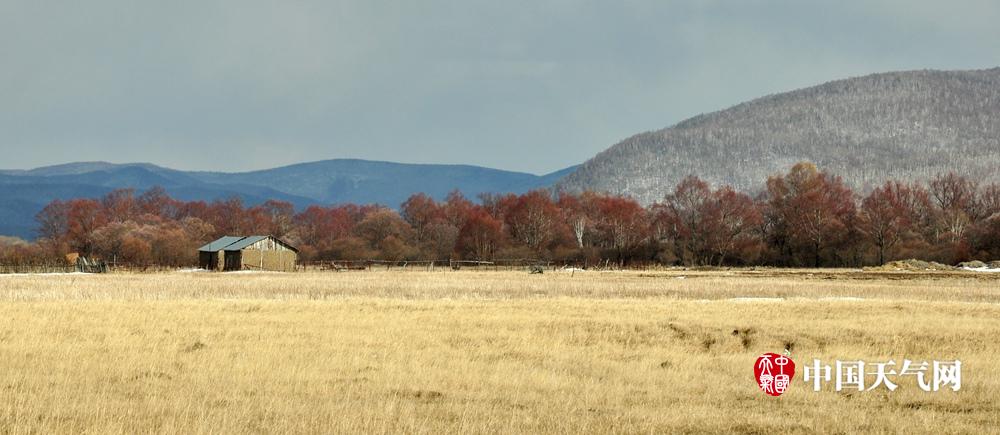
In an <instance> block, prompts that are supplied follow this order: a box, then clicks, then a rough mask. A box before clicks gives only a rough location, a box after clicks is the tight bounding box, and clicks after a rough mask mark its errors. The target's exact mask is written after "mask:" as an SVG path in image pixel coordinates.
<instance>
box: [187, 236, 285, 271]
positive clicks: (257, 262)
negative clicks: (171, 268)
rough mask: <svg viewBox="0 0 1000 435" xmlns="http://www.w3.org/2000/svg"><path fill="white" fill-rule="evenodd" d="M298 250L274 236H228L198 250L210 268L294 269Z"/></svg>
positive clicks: (199, 259) (201, 262) (204, 262)
mask: <svg viewBox="0 0 1000 435" xmlns="http://www.w3.org/2000/svg"><path fill="white" fill-rule="evenodd" d="M298 252H299V251H298V250H297V249H295V247H293V246H292V245H289V244H288V243H285V242H284V241H282V240H280V239H278V238H277V237H274V236H247V237H236V236H226V237H222V238H220V239H218V240H215V241H213V242H211V243H209V244H207V245H205V246H202V247H201V248H199V249H198V263H199V265H200V266H201V268H203V269H206V270H227V271H229V270H271V271H285V272H289V271H293V270H295V263H296V262H297V261H298V256H299V254H298Z"/></svg>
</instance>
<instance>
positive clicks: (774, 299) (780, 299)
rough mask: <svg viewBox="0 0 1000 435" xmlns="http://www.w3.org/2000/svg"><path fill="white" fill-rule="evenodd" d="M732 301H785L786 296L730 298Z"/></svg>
mask: <svg viewBox="0 0 1000 435" xmlns="http://www.w3.org/2000/svg"><path fill="white" fill-rule="evenodd" d="M729 300H730V301H732V302H783V301H784V300H785V298H730V299H729Z"/></svg>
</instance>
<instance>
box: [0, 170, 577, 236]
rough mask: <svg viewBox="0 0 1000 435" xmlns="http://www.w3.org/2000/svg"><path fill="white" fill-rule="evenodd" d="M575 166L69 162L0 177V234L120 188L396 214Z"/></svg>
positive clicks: (549, 180)
mask: <svg viewBox="0 0 1000 435" xmlns="http://www.w3.org/2000/svg"><path fill="white" fill-rule="evenodd" d="M574 169H575V167H571V168H567V169H564V170H561V171H557V172H553V173H551V174H547V175H541V176H539V175H532V174H526V173H521V172H510V171H502V170H498V169H489V168H483V167H478V166H468V165H424V164H403V163H389V162H375V161H366V160H353V159H343V160H325V161H319V162H311V163H302V164H297V165H291V166H284V167H280V168H274V169H266V170H261V171H252V172H241V173H223V172H195V171H178V170H174V169H168V168H163V167H160V166H156V165H152V164H148V163H134V164H113V163H105V162H82V163H69V164H64V165H57V166H47V167H42V168H37V169H30V170H0V235H12V236H18V237H22V238H33V237H34V231H35V228H36V223H35V220H34V216H35V214H36V213H38V211H40V210H41V209H42V208H43V207H44V206H45V205H46V204H48V203H49V202H51V201H52V200H54V199H70V198H96V197H99V196H102V195H104V194H105V193H107V192H110V191H112V190H114V189H117V188H134V189H136V190H137V191H143V190H146V189H149V188H151V187H154V186H161V187H163V188H165V189H166V190H167V192H168V193H169V194H170V195H171V196H173V197H174V198H177V199H183V200H187V201H191V200H205V201H211V200H215V199H225V198H230V197H234V196H235V197H239V198H241V199H242V200H243V201H244V203H246V204H258V203H261V202H264V201H266V200H268V199H279V200H284V201H288V202H291V203H292V204H295V205H296V207H299V208H302V207H305V206H308V205H311V204H337V203H347V202H353V203H362V204H369V203H378V204H383V205H386V206H389V207H398V206H399V205H400V204H401V203H402V202H403V201H405V200H406V198H407V197H409V196H410V195H411V194H413V193H416V192H423V193H426V194H428V195H431V196H433V197H435V198H439V199H442V198H444V197H445V196H446V195H447V194H448V192H450V191H452V190H454V189H459V190H461V191H462V193H464V194H465V195H466V196H468V197H470V198H475V196H476V195H478V194H480V193H483V192H498V193H504V192H513V193H522V192H526V191H528V190H532V189H538V188H544V187H549V186H551V185H552V184H554V183H555V182H556V181H557V180H558V179H559V178H562V177H563V176H565V175H566V174H568V173H569V172H572V171H573V170H574Z"/></svg>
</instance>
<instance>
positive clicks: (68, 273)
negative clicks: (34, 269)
mask: <svg viewBox="0 0 1000 435" xmlns="http://www.w3.org/2000/svg"><path fill="white" fill-rule="evenodd" d="M67 275H93V274H92V273H86V272H51V273H0V276H67Z"/></svg>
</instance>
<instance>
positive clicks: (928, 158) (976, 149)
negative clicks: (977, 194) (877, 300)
mask: <svg viewBox="0 0 1000 435" xmlns="http://www.w3.org/2000/svg"><path fill="white" fill-rule="evenodd" d="M803 160H808V161H812V162H813V163H816V164H817V165H818V166H819V167H820V168H821V169H823V170H826V171H830V172H833V173H835V174H837V175H840V176H842V177H843V178H844V180H845V181H846V182H847V183H848V184H849V185H851V186H853V187H854V188H856V189H858V190H859V191H862V192H864V191H866V190H868V189H869V188H871V187H872V186H874V185H879V184H882V183H883V182H884V181H885V180H886V179H899V180H914V181H915V180H926V179H928V178H931V177H933V176H934V175H936V174H937V173H940V172H947V171H952V170H954V171H957V172H960V173H962V174H964V175H966V176H969V177H972V178H974V179H976V180H978V181H998V180H1000V68H994V69H989V70H979V71H909V72H892V73H884V74H874V75H869V76H865V77H858V78H851V79H846V80H839V81H834V82H830V83H826V84H823V85H819V86H815V87H811V88H806V89H800V90H797V91H793V92H788V93H783V94H777V95H771V96H767V97H763V98H760V99H757V100H753V101H750V102H747V103H743V104H739V105H737V106H734V107H731V108H729V109H726V110H722V111H720V112H715V113H710V114H707V115H701V116H696V117H694V118H691V119H688V120H686V121H683V122H680V123H678V124H676V125H674V126H673V127H669V128H665V129H662V130H657V131H651V132H647V133H641V134H637V135H635V136H632V137H630V138H627V139H625V140H623V141H621V142H620V143H618V144H616V145H614V146H612V147H611V148H610V149H608V150H606V151H604V152H602V153H600V154H598V155H597V156H596V157H594V158H593V159H591V160H589V161H587V162H586V163H584V164H583V165H581V166H580V168H579V170H577V171H576V172H574V173H572V174H570V175H569V176H567V177H566V178H564V179H562V180H561V181H560V182H559V183H558V184H557V188H562V189H566V190H568V191H582V190H596V191H603V192H611V193H624V194H629V195H632V196H633V197H635V198H636V199H638V200H640V201H642V202H644V203H650V202H653V201H658V200H662V198H663V196H664V195H665V194H666V193H668V192H670V191H672V190H673V188H674V186H675V185H676V184H677V182H678V181H680V180H681V179H682V178H684V177H685V176H687V175H691V174H693V175H697V176H699V177H701V178H703V179H705V180H706V181H709V182H711V183H713V184H716V185H718V184H730V185H733V186H735V187H737V188H739V189H741V190H744V191H749V192H755V191H759V190H760V189H762V188H763V187H764V182H765V181H766V180H767V177H768V176H769V175H774V174H777V173H782V172H786V171H787V170H788V169H789V168H790V167H791V166H792V165H793V164H795V163H796V162H799V161H803Z"/></svg>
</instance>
